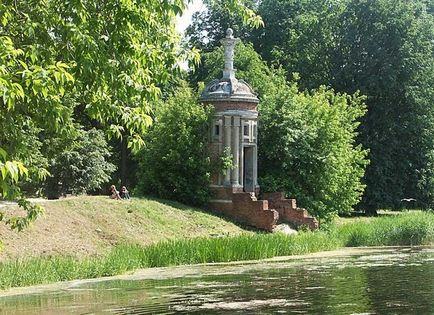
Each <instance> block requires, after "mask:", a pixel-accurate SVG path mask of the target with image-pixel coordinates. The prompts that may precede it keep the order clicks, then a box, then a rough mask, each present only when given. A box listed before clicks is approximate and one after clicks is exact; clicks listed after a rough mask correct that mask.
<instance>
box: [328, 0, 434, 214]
mask: <svg viewBox="0 0 434 315" xmlns="http://www.w3.org/2000/svg"><path fill="white" fill-rule="evenodd" d="M339 23H340V24H341V25H342V28H341V29H340V30H339V33H338V38H339V42H340V47H345V49H342V50H341V51H340V52H339V55H340V58H339V63H337V64H336V66H335V70H336V71H335V78H334V80H333V81H332V85H333V86H335V87H336V88H337V89H338V90H341V91H348V92H350V93H351V92H353V91H355V90H360V91H361V92H362V93H363V94H365V95H367V96H368V98H367V105H368V114H367V115H366V117H365V118H364V119H363V121H362V126H361V137H360V140H361V142H362V143H363V144H364V145H365V146H367V147H369V148H370V154H369V158H370V160H371V164H370V165H369V166H368V168H367V171H366V179H365V181H366V184H367V189H366V194H365V196H364V200H363V201H364V202H363V207H365V209H366V210H367V211H370V212H373V211H375V210H376V209H378V208H389V207H392V208H400V207H401V206H402V203H401V199H402V198H409V197H412V198H415V199H417V200H418V203H419V204H418V205H419V206H420V207H423V208H427V207H431V206H432V205H433V203H434V198H433V197H434V186H433V181H432V178H433V175H434V168H433V166H434V163H433V162H434V161H433V157H434V156H433V150H434V117H433V115H434V108H433V103H434V89H433V82H434V58H433V56H434V51H433V41H434V24H433V23H434V19H433V17H432V15H429V14H428V13H427V11H426V7H425V5H424V4H423V1H410V2H406V1H398V2H396V1H390V0H381V1H349V2H348V4H347V9H346V10H345V13H344V14H342V16H341V17H340V19H339Z"/></svg>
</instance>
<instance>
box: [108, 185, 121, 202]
mask: <svg viewBox="0 0 434 315" xmlns="http://www.w3.org/2000/svg"><path fill="white" fill-rule="evenodd" d="M110 192H111V195H110V198H111V199H115V200H121V196H120V195H119V191H117V189H116V186H115V185H111V186H110Z"/></svg>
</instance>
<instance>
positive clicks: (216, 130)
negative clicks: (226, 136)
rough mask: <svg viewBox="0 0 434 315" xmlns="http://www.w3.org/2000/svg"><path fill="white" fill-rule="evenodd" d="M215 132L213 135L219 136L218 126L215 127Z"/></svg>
mask: <svg viewBox="0 0 434 315" xmlns="http://www.w3.org/2000/svg"><path fill="white" fill-rule="evenodd" d="M214 130H215V132H214V135H216V136H219V135H220V125H215V129H214Z"/></svg>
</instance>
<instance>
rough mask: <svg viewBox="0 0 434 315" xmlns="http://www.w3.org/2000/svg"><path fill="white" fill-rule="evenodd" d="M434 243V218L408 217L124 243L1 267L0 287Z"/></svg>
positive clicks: (426, 215) (430, 216) (426, 216)
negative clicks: (99, 252)
mask: <svg viewBox="0 0 434 315" xmlns="http://www.w3.org/2000/svg"><path fill="white" fill-rule="evenodd" d="M424 244H434V214H433V213H416V214H403V215H399V216H394V217H390V218H375V219H372V220H369V221H357V222H352V223H347V224H343V225H337V226H333V227H332V228H330V229H329V230H328V231H317V232H300V233H299V234H297V235H292V236H288V235H283V234H280V233H275V234H263V233H258V234H249V235H247V234H245V235H240V236H236V237H221V238H196V239H184V240H176V241H166V242H160V243H157V244H154V245H150V246H146V247H144V246H140V245H131V244H124V245H120V246H118V247H116V248H114V249H113V250H112V251H111V252H110V253H109V254H107V255H106V256H96V257H88V258H83V259H76V258H72V257H60V256H59V257H49V258H45V257H41V258H31V259H26V260H17V261H10V262H6V263H1V264H0V288H9V287H18V286H28V285H33V284H40V283H50V282H56V281H64V280H72V279H84V278H97V277H102V276H110V275H116V274H122V273H125V272H127V271H130V270H135V269H139V268H148V267H164V266H174V265H184V264H197V263H213V262H229V261H242V260H255V259H263V258H270V257H275V256H287V255H300V254H307V253H312V252H318V251H324V250H333V249H337V248H340V247H345V246H380V245H424Z"/></svg>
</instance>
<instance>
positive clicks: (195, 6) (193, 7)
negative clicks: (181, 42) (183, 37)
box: [176, 0, 205, 33]
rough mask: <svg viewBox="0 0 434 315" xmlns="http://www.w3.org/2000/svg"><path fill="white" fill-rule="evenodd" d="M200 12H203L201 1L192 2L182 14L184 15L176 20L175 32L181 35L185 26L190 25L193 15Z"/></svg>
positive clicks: (203, 6) (203, 7)
mask: <svg viewBox="0 0 434 315" xmlns="http://www.w3.org/2000/svg"><path fill="white" fill-rule="evenodd" d="M202 10H205V5H204V4H203V3H202V0H193V2H192V3H190V4H189V6H188V9H187V10H186V11H185V12H184V14H183V15H182V16H181V17H178V18H177V22H176V29H177V31H178V32H180V33H183V32H184V31H185V29H186V28H187V26H189V25H190V23H191V18H192V16H193V13H194V12H196V11H202Z"/></svg>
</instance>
